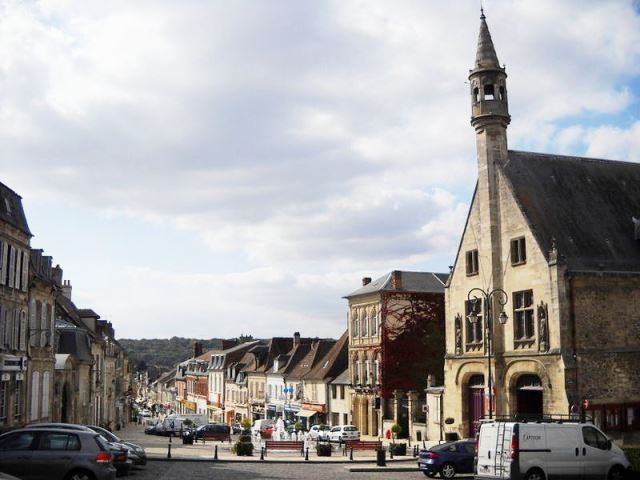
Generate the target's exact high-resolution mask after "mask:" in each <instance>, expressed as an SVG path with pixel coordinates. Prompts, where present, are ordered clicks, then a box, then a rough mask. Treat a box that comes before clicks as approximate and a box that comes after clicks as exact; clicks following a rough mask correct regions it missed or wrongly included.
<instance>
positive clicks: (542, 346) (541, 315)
mask: <svg viewBox="0 0 640 480" xmlns="http://www.w3.org/2000/svg"><path fill="white" fill-rule="evenodd" d="M538 350H539V351H541V352H546V351H548V350H549V308H548V305H547V304H546V303H544V302H540V305H538Z"/></svg>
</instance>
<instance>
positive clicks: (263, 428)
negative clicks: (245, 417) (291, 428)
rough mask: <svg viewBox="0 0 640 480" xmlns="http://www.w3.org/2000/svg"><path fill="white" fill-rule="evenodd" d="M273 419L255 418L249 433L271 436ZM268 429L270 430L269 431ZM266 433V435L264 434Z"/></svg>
mask: <svg viewBox="0 0 640 480" xmlns="http://www.w3.org/2000/svg"><path fill="white" fill-rule="evenodd" d="M273 427H274V421H273V420H272V419H270V418H262V419H260V420H255V421H254V422H253V426H252V427H251V434H252V435H254V436H263V437H265V438H271V433H273ZM269 430H270V431H269ZM267 434H268V437H267V436H266V435H267Z"/></svg>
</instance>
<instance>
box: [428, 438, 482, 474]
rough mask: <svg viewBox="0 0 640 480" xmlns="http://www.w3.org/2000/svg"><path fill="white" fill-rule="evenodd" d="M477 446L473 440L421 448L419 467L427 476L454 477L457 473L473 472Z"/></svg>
mask: <svg viewBox="0 0 640 480" xmlns="http://www.w3.org/2000/svg"><path fill="white" fill-rule="evenodd" d="M474 456H475V446H474V443H473V440H459V441H457V442H450V443H443V444H441V445H436V446H434V447H431V448H430V449H428V450H424V449H423V450H420V457H419V458H418V469H420V471H421V472H423V473H424V474H425V475H426V476H427V477H435V476H436V475H437V474H438V473H439V474H440V476H441V477H442V478H453V477H454V476H455V475H456V473H473V459H474Z"/></svg>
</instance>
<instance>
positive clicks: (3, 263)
mask: <svg viewBox="0 0 640 480" xmlns="http://www.w3.org/2000/svg"><path fill="white" fill-rule="evenodd" d="M6 280H7V244H6V243H5V242H0V285H4V284H5V283H6Z"/></svg>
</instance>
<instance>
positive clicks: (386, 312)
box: [345, 270, 448, 437]
mask: <svg viewBox="0 0 640 480" xmlns="http://www.w3.org/2000/svg"><path fill="white" fill-rule="evenodd" d="M447 277H448V275H447V274H436V273H430V272H403V271H399V270H395V271H393V272H390V273H388V274H387V275H384V276H383V277H380V278H378V279H376V280H374V281H371V279H370V278H368V277H365V278H363V280H362V287H361V288H359V289H358V290H356V291H354V292H352V293H350V294H349V295H347V296H346V297H345V298H346V299H347V300H348V301H349V307H348V308H349V310H348V312H349V313H348V316H347V318H348V326H349V330H348V335H349V354H348V355H349V356H348V361H349V373H350V382H349V383H350V395H351V409H352V412H353V414H352V420H353V424H354V425H355V426H356V427H357V428H358V430H359V431H360V432H361V433H362V434H363V435H373V436H383V435H384V434H385V432H386V430H388V429H389V428H390V426H391V425H392V424H394V423H398V424H399V425H401V427H402V433H401V435H403V436H408V435H411V436H412V437H415V435H413V433H414V430H415V428H414V423H417V421H418V420H420V418H419V417H420V416H421V415H420V410H421V404H424V401H425V399H424V388H425V387H426V384H427V377H428V376H429V375H432V376H433V377H435V378H437V379H438V380H439V381H442V364H443V355H444V284H445V282H446V280H447ZM407 358H411V359H412V360H411V362H407ZM420 402H422V403H420Z"/></svg>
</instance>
